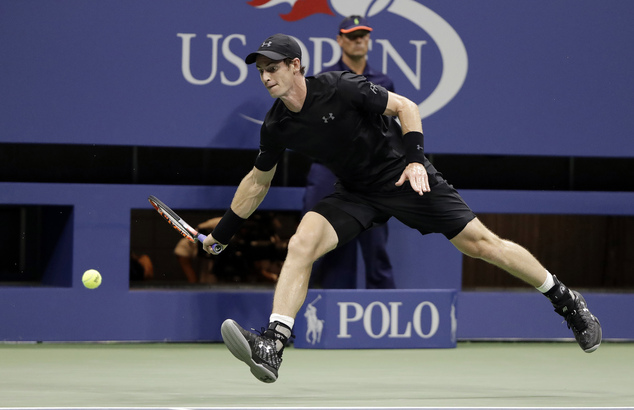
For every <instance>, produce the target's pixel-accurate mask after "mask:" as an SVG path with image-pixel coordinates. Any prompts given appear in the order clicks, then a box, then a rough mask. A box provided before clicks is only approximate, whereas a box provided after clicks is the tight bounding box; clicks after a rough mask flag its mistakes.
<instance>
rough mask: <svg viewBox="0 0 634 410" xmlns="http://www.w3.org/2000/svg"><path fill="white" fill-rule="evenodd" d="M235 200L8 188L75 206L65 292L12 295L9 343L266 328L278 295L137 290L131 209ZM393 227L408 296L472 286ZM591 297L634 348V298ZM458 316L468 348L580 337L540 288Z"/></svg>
mask: <svg viewBox="0 0 634 410" xmlns="http://www.w3.org/2000/svg"><path fill="white" fill-rule="evenodd" d="M233 191H234V188H232V187H166V186H151V185H142V186H141V185H73V184H29V183H0V203H2V204H9V205H33V204H47V205H54V206H64V208H66V207H70V208H71V209H72V215H71V217H70V218H66V224H67V225H66V227H65V228H64V229H63V231H64V235H62V236H61V239H59V240H58V241H57V242H52V241H51V246H56V247H57V248H58V249H59V251H60V254H61V255H64V256H67V258H57V259H54V260H53V261H52V262H51V266H49V269H52V270H54V271H55V272H56V280H55V282H56V283H52V284H49V286H46V287H41V286H37V287H0V311H2V315H0V340H11V341H15V340H29V341H32V340H38V341H41V340H44V341H64V340H89V341H90V340H152V341H162V340H173V341H183V340H185V341H190V340H220V334H219V329H220V327H219V326H220V323H222V321H223V320H224V319H225V318H227V317H232V318H235V319H238V320H240V321H241V322H243V323H245V326H246V325H248V326H253V327H257V328H259V326H262V325H263V324H265V323H266V321H267V320H268V315H269V313H270V312H269V308H270V306H271V305H272V292H271V291H259V292H244V291H233V292H227V291H209V290H199V291H197V290H131V289H130V288H129V282H128V281H129V250H130V219H131V216H130V212H131V209H148V208H150V205H149V203H148V202H147V196H148V195H150V194H153V195H156V196H157V197H159V198H161V199H163V200H164V201H165V202H167V203H169V204H172V205H173V206H174V207H175V208H179V209H207V208H223V207H227V206H228V205H229V202H230V201H231V197H232V194H233ZM302 193H303V189H300V188H275V187H274V188H272V189H271V191H270V193H269V195H268V196H267V198H266V200H265V201H264V202H263V204H262V209H280V210H297V209H300V206H301V196H302ZM463 196H464V197H465V199H466V200H467V201H468V202H469V203H470V204H471V206H472V207H473V209H474V210H475V211H476V212H502V213H505V212H514V211H516V212H526V213H572V214H574V213H580V214H613V215H632V214H634V206H633V204H634V193H574V192H548V193H545V192H512V191H511V192H508V191H469V190H466V191H464V192H463ZM158 217H159V216H158V215H157V218H158ZM391 228H392V234H391V240H390V244H389V246H390V253H391V256H392V257H393V260H394V262H395V272H396V275H397V276H396V282H397V284H398V286H399V288H403V289H460V283H461V260H462V256H461V254H460V253H459V252H458V251H456V250H455V249H453V248H452V247H451V246H450V245H448V241H446V240H445V239H444V237H442V236H441V235H431V236H425V237H421V236H420V235H419V234H417V233H412V231H411V230H406V229H403V228H402V226H401V225H398V224H392V225H391ZM421 267H424V269H422V272H421ZM90 268H93V269H98V270H99V271H100V272H101V273H102V275H103V284H102V285H101V286H100V287H99V288H98V289H96V290H87V289H85V288H84V287H83V285H82V283H81V275H82V273H83V272H84V271H85V270H86V269H90ZM518 295H519V299H517V296H518ZM585 296H586V298H587V300H588V303H589V304H590V305H591V306H592V308H593V311H595V313H596V314H597V315H600V317H601V320H602V323H603V325H604V334H605V337H606V338H612V339H634V327H632V326H627V325H623V323H624V322H623V321H624V319H623V314H624V312H631V311H632V309H634V295H631V294H586V295H585ZM509 306H514V307H513V308H510V307H509ZM520 306H521V308H519V307H520ZM457 310H458V312H457V316H458V338H459V339H460V338H469V339H477V338H528V339H548V338H565V337H569V336H570V335H569V333H568V332H569V331H568V330H567V329H566V328H565V326H562V325H561V321H560V320H559V318H558V317H557V316H556V315H555V314H554V313H553V312H552V311H551V308H550V305H549V303H548V302H547V301H546V300H545V299H544V298H543V297H542V296H540V295H539V294H538V293H537V292H535V291H534V290H531V289H527V293H519V294H518V293H511V294H508V293H504V292H499V293H493V294H492V293H479V292H476V293H468V292H467V293H465V292H462V293H461V294H460V295H459V298H458V308H457ZM524 316H525V318H524V319H522V320H521V321H520V322H523V323H526V322H528V323H534V325H533V326H520V325H519V324H518V323H519V322H518V320H516V318H517V317H524Z"/></svg>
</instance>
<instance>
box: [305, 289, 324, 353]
mask: <svg viewBox="0 0 634 410" xmlns="http://www.w3.org/2000/svg"><path fill="white" fill-rule="evenodd" d="M319 299H321V295H317V297H316V298H315V300H313V301H312V302H311V303H309V304H308V306H306V312H305V313H304V317H305V318H306V324H307V326H306V341H307V342H308V343H310V344H311V345H315V343H319V342H320V341H321V333H322V332H323V331H324V321H323V320H321V319H319V318H318V317H317V308H316V307H315V303H317V301H319Z"/></svg>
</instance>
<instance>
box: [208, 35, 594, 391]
mask: <svg viewBox="0 0 634 410" xmlns="http://www.w3.org/2000/svg"><path fill="white" fill-rule="evenodd" d="M301 57H302V56H301V49H300V47H299V45H298V43H297V42H296V41H295V40H294V39H293V38H291V37H289V36H287V35H284V34H275V35H273V36H270V37H269V38H267V39H266V40H265V41H264V42H263V43H262V44H261V45H260V47H259V48H258V50H257V51H255V52H253V53H251V54H249V55H248V56H247V57H246V59H245V62H246V63H247V64H253V63H255V65H256V67H257V69H258V71H259V73H260V78H261V80H262V83H263V84H264V86H265V87H266V89H267V91H268V92H269V94H270V95H271V97H273V98H275V99H276V100H275V102H274V103H273V107H272V108H271V109H270V111H269V112H268V113H267V115H266V118H265V120H264V124H263V125H262V128H261V131H260V153H259V155H258V157H257V158H256V160H255V166H254V167H253V169H252V170H251V171H250V172H249V173H248V174H247V175H246V177H245V178H244V179H243V180H242V182H241V183H240V185H239V186H238V189H237V191H236V193H235V196H234V198H233V200H232V202H231V206H230V208H229V209H228V210H227V212H226V213H225V215H224V216H223V218H222V219H221V221H220V222H219V223H218V225H217V226H216V228H215V229H214V231H213V232H212V234H211V235H209V236H208V237H207V239H206V240H205V241H204V249H205V250H206V251H207V252H211V245H213V244H214V243H219V244H221V245H226V244H227V243H229V240H230V239H231V237H232V236H233V234H234V233H236V232H237V231H238V229H239V227H240V226H241V224H242V223H243V222H244V221H245V220H246V218H248V217H249V216H250V215H251V214H252V213H253V212H254V211H255V210H256V208H257V207H258V206H259V204H260V203H261V202H262V200H263V199H264V197H265V195H266V193H267V191H268V189H269V187H270V184H271V180H272V179H273V175H274V173H275V168H276V165H277V163H278V161H279V160H280V158H281V157H282V154H283V152H284V150H286V149H292V150H295V151H298V152H301V153H303V154H305V155H307V156H309V157H312V158H313V159H315V160H318V161H319V162H321V163H322V164H324V165H326V166H327V167H328V168H330V170H332V171H333V172H334V173H335V175H337V177H338V178H339V181H338V183H337V188H336V191H335V192H334V193H333V194H332V195H330V196H328V197H326V198H324V199H323V200H321V201H320V202H319V203H318V204H317V205H315V207H314V208H313V209H312V211H310V212H308V213H306V215H305V216H304V217H303V218H302V220H301V222H300V224H299V226H298V228H297V231H296V233H295V235H294V236H293V237H292V238H291V240H290V243H289V247H288V255H287V258H286V260H285V262H284V265H283V268H282V272H281V274H280V278H279V281H278V284H277V287H276V289H275V295H274V299H273V309H272V313H271V316H270V321H269V324H268V326H267V328H266V329H265V330H264V331H263V332H262V333H261V334H259V335H258V334H254V333H251V332H249V331H246V330H244V329H243V328H242V327H240V325H238V324H237V323H236V322H235V321H233V320H231V319H227V320H226V321H225V322H224V323H223V324H222V328H221V332H222V336H223V339H224V341H225V344H226V345H227V348H228V349H229V350H230V351H231V353H232V354H233V355H234V356H235V357H237V358H238V359H240V360H242V361H243V362H245V363H246V364H247V365H248V366H249V367H250V368H251V373H252V374H253V375H254V376H255V377H256V378H258V379H259V380H261V381H263V382H267V383H271V382H274V381H276V380H277V377H278V370H279V367H280V365H281V363H282V352H283V350H284V346H285V344H286V342H287V341H288V339H289V338H290V337H291V330H292V328H293V325H294V321H295V315H296V314H297V312H298V311H299V309H300V308H301V306H302V304H303V302H304V299H305V297H306V292H307V289H308V282H309V277H310V272H311V267H312V265H313V262H314V261H315V260H316V259H317V258H319V257H320V256H322V255H324V254H325V253H326V252H329V251H331V250H333V249H335V248H336V247H338V246H341V245H342V244H345V243H346V242H348V241H350V240H351V239H352V238H354V237H356V236H357V235H359V234H360V233H361V232H363V231H365V230H367V229H369V228H371V227H372V226H373V225H376V224H381V223H385V222H386V221H387V220H388V219H389V218H391V217H395V218H397V219H398V220H400V221H401V222H403V223H404V224H405V225H407V226H409V227H411V228H412V229H416V230H418V231H419V232H420V233H421V234H423V235H424V234H428V233H440V234H443V235H445V237H447V239H448V240H450V241H451V243H452V244H453V245H454V246H455V247H456V248H457V249H458V250H460V251H461V252H462V253H464V254H466V255H468V256H471V257H474V258H479V259H482V260H485V261H487V262H489V263H492V264H494V265H496V266H498V267H500V268H502V269H504V270H505V271H507V272H508V273H510V274H512V275H514V276H516V277H517V278H519V279H521V280H523V281H524V282H526V283H527V284H529V285H531V286H534V287H535V288H537V289H538V290H539V291H540V292H542V293H543V294H545V295H546V297H548V299H549V300H550V301H551V303H552V304H553V306H554V307H555V311H556V312H557V313H559V314H560V315H562V316H563V317H564V318H565V320H566V321H567V323H568V327H569V328H570V329H571V330H572V332H573V334H574V336H575V339H576V340H577V342H578V343H579V346H581V348H582V349H583V350H584V351H586V352H593V351H594V350H596V349H597V348H598V347H599V344H600V343H601V325H600V324H599V320H598V319H597V318H596V317H595V316H594V315H592V313H590V311H589V310H588V308H587V305H586V302H585V300H584V298H583V297H582V296H581V294H579V293H578V292H576V291H573V290H569V289H568V288H567V287H566V286H565V285H564V284H562V283H561V282H560V281H559V280H558V279H557V278H556V277H555V276H554V275H551V274H550V273H549V272H548V271H547V270H546V269H545V268H544V267H543V266H542V265H541V264H540V262H539V261H537V259H535V257H533V256H532V255H531V254H530V253H529V252H528V251H527V250H526V249H524V248H523V247H521V246H520V245H518V244H515V243H513V242H510V241H508V240H504V239H501V238H499V237H498V236H497V235H495V234H494V233H493V232H491V231H490V230H489V229H487V228H486V227H485V226H484V225H483V224H482V223H481V222H480V220H479V219H478V218H476V216H475V214H474V213H473V212H472V211H471V209H470V208H469V206H468V205H467V204H466V203H465V202H464V201H463V199H462V198H461V197H460V195H459V194H458V192H457V191H456V190H455V189H454V188H453V187H452V186H451V185H449V184H448V183H447V181H445V179H444V178H443V176H442V174H440V173H439V172H438V171H437V170H436V169H435V168H434V166H433V165H432V164H431V163H430V162H429V161H428V160H427V158H426V157H425V155H424V150H423V147H424V143H423V130H422V125H421V118H420V114H419V111H418V106H417V105H416V104H415V103H413V102H412V101H410V100H408V99H407V98H405V97H402V96H400V95H398V94H395V93H392V92H388V91H387V90H386V89H385V88H383V87H381V86H378V85H376V84H373V83H371V82H369V81H367V80H366V79H365V77H363V76H359V75H355V74H352V73H350V72H327V73H321V74H318V75H316V76H314V77H305V76H304V67H302V65H301ZM395 117H398V120H399V121H400V125H399V124H398V123H397V121H396V120H395Z"/></svg>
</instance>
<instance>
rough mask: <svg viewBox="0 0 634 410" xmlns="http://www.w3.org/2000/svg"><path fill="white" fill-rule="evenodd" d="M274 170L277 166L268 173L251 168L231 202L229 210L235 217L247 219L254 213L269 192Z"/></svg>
mask: <svg viewBox="0 0 634 410" xmlns="http://www.w3.org/2000/svg"><path fill="white" fill-rule="evenodd" d="M276 168H277V165H276V166H274V167H273V168H272V169H271V170H269V171H261V170H259V169H258V168H256V167H253V169H252V170H251V172H249V173H248V174H247V175H246V176H245V177H244V178H243V179H242V182H240V185H238V190H237V191H236V193H235V195H234V196H233V200H232V201H231V210H232V211H233V212H235V213H236V215H238V216H239V217H241V218H243V219H247V218H248V217H249V216H251V214H252V213H253V212H255V210H256V209H257V208H258V206H260V204H261V203H262V201H263V200H264V197H265V196H266V194H267V193H268V192H269V188H270V187H271V181H272V180H273V177H274V176H275V169H276Z"/></svg>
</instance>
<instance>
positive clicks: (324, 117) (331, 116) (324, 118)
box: [321, 112, 335, 124]
mask: <svg viewBox="0 0 634 410" xmlns="http://www.w3.org/2000/svg"><path fill="white" fill-rule="evenodd" d="M321 119H322V120H324V124H328V120H334V119H335V116H334V115H332V113H331V112H329V113H328V116H327V117H326V116H325V115H324V116H323V117H321Z"/></svg>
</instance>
